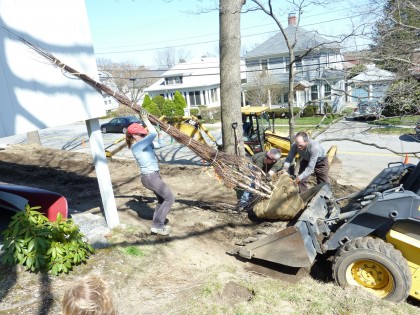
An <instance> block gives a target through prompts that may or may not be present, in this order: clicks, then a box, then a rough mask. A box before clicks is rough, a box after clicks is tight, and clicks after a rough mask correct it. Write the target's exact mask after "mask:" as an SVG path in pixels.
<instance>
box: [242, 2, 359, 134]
mask: <svg viewBox="0 0 420 315" xmlns="http://www.w3.org/2000/svg"><path fill="white" fill-rule="evenodd" d="M332 2H333V1H331V0H324V1H323V0H299V1H291V2H289V1H286V0H285V1H277V2H276V5H277V6H278V7H281V6H284V7H286V6H289V7H291V8H290V11H289V12H293V11H294V12H297V16H296V21H295V25H296V27H295V31H294V32H288V31H287V29H286V28H285V27H284V26H283V24H282V23H281V22H280V20H279V18H278V13H276V12H279V11H278V10H275V8H273V1H272V0H269V1H264V2H262V1H260V0H252V1H251V5H250V6H249V7H248V8H247V9H246V11H255V10H260V11H263V12H264V13H265V14H267V15H268V16H270V17H271V18H272V19H273V21H274V22H275V23H276V25H277V26H278V27H279V29H280V32H281V34H282V35H283V38H284V40H285V42H286V45H287V48H288V51H289V64H288V65H287V67H288V68H289V69H288V73H289V81H288V86H289V89H288V90H289V92H288V107H289V136H290V138H291V139H292V140H293V136H294V128H295V117H294V115H293V107H294V103H295V95H294V94H295V93H294V92H295V76H296V62H297V61H301V60H302V59H303V58H304V57H306V56H308V55H310V54H311V53H313V52H317V51H318V50H319V49H320V48H322V47H323V46H324V45H326V44H331V43H333V42H336V43H338V42H342V41H344V40H345V39H346V38H348V37H349V36H352V35H354V32H352V33H351V34H347V35H346V36H343V37H341V38H339V39H338V40H334V41H331V40H329V41H328V42H317V41H313V42H312V43H311V41H309V42H308V44H307V47H305V49H304V51H303V52H300V53H299V56H298V57H297V56H296V55H295V48H296V45H297V44H298V41H299V37H300V36H301V35H302V34H301V33H300V32H299V24H300V20H301V15H302V13H303V12H306V11H307V10H309V9H310V7H311V6H315V5H316V6H326V5H328V4H330V3H332ZM252 4H254V5H252ZM314 34H316V33H315V32H314Z"/></svg>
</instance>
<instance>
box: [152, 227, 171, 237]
mask: <svg viewBox="0 0 420 315" xmlns="http://www.w3.org/2000/svg"><path fill="white" fill-rule="evenodd" d="M170 231H171V227H170V226H169V225H164V226H163V227H161V228H156V227H152V228H151V229H150V232H151V233H152V234H159V235H169V232H170Z"/></svg>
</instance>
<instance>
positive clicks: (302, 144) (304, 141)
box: [295, 131, 309, 150]
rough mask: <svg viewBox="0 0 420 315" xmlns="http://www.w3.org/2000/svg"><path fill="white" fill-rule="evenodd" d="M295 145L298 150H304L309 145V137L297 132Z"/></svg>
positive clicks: (304, 133)
mask: <svg viewBox="0 0 420 315" xmlns="http://www.w3.org/2000/svg"><path fill="white" fill-rule="evenodd" d="M295 143H296V146H297V148H298V149H299V150H305V149H306V147H307V146H308V143H309V136H308V134H307V133H306V132H303V131H301V132H298V133H297V134H296V136H295Z"/></svg>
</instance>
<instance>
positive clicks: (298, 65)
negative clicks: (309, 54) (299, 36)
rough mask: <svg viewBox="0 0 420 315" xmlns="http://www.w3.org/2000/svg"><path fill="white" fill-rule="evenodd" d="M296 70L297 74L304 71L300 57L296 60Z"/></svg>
mask: <svg viewBox="0 0 420 315" xmlns="http://www.w3.org/2000/svg"><path fill="white" fill-rule="evenodd" d="M295 69H296V72H302V71H303V68H302V59H301V58H300V57H296V59H295Z"/></svg>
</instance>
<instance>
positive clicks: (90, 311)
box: [61, 275, 117, 315]
mask: <svg viewBox="0 0 420 315" xmlns="http://www.w3.org/2000/svg"><path fill="white" fill-rule="evenodd" d="M61 307H62V312H63V315H76V314H77V315H115V314H117V312H116V310H115V308H114V305H113V302H112V295H111V292H110V291H109V289H108V287H107V285H106V283H105V281H104V280H102V278H100V277H99V276H97V275H88V276H86V277H84V278H82V279H81V280H80V281H78V282H76V283H74V284H72V285H71V286H70V287H69V288H68V289H67V291H66V292H65V293H64V297H63V301H62V303H61Z"/></svg>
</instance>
